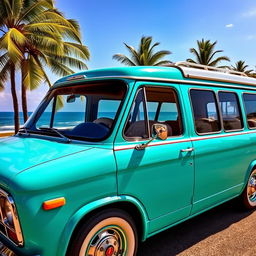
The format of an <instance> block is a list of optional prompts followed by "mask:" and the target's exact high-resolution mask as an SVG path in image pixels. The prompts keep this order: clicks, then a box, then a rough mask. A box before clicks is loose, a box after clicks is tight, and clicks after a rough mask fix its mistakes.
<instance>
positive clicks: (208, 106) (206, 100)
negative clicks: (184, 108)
mask: <svg viewBox="0 0 256 256" xmlns="http://www.w3.org/2000/svg"><path fill="white" fill-rule="evenodd" d="M190 97H191V101H192V106H193V113H194V120H195V129H196V131H197V133H213V132H218V131H220V130H221V125H220V118H219V112H218V108H217V102H216V97H215V93H214V92H213V91H210V90H197V89H192V90H191V91H190Z"/></svg>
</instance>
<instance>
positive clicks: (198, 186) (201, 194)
mask: <svg viewBox="0 0 256 256" xmlns="http://www.w3.org/2000/svg"><path fill="white" fill-rule="evenodd" d="M190 88H191V86H189V85H183V88H182V89H183V95H184V102H187V104H188V106H187V110H188V113H189V116H190V120H189V123H192V124H193V122H194V121H193V118H192V117H193V115H192V108H191V107H190V106H189V104H190V96H189V89H190ZM193 88H197V89H201V88H202V87H200V86H193ZM204 89H209V90H213V91H214V92H216V93H218V92H219V91H221V90H223V88H218V87H215V88H212V87H204ZM230 90H231V89H229V91H230ZM231 91H233V90H231ZM235 91H236V92H237V93H238V94H241V90H235ZM241 104H242V102H241ZM190 129H191V131H190V133H191V139H192V140H193V138H194V139H197V138H199V137H200V140H194V141H193V146H194V148H195V166H196V171H195V191H194V199H193V201H194V206H193V210H192V214H193V213H196V212H198V211H201V210H203V209H204V208H206V207H209V206H211V205H214V204H216V203H218V202H220V201H223V200H225V199H227V198H230V197H233V196H235V195H238V194H239V193H240V192H241V189H242V187H243V182H244V176H245V171H246V169H247V167H248V166H249V164H250V162H251V160H252V159H253V158H254V156H255V152H254V150H253V149H252V145H251V140H250V136H248V134H243V135H237V136H229V137H228V136H227V137H219V138H218V137H217V138H212V137H215V136H218V134H219V135H223V136H226V135H230V134H232V135H235V134H238V133H239V134H240V133H241V131H234V132H225V131H221V132H220V133H217V134H216V133H215V134H211V135H210V134H209V135H201V136H198V135H197V134H196V132H195V130H194V127H193V126H190ZM234 159H236V161H234Z"/></svg>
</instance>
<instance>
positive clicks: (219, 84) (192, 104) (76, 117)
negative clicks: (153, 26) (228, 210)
mask: <svg viewBox="0 0 256 256" xmlns="http://www.w3.org/2000/svg"><path fill="white" fill-rule="evenodd" d="M191 65H192V64H189V63H178V64H174V65H173V66H171V67H124V68H109V69H100V70H90V71H86V72H82V73H79V74H74V75H71V76H68V77H64V78H62V79H60V80H58V81H57V82H56V83H55V84H54V86H53V87H52V88H51V89H50V90H49V92H48V94H47V95H46V97H45V98H44V100H43V101H42V102H41V104H40V105H39V107H38V109H37V110H36V111H35V112H34V113H33V115H32V116H31V117H30V119H29V120H28V122H27V123H26V124H25V126H24V127H23V128H22V129H20V131H19V133H18V134H17V135H15V136H13V137H9V138H5V139H1V141H0V186H1V189H0V216H1V218H0V240H1V242H2V243H3V244H2V245H1V255H27V256H29V255H30V256H31V255H34V256H35V255H41V256H65V255H66V256H133V255H136V251H137V247H138V242H139V241H144V240H145V239H147V238H148V237H151V236H153V235H155V234H157V233H159V232H160V231H163V230H165V229H167V228H169V227H171V226H174V225H176V224H178V223H180V222H182V221H184V220H187V219H189V218H191V217H193V216H195V215H198V214H200V213H202V212H204V211H206V210H208V209H210V208H212V207H214V206H216V205H219V204H221V203H223V202H225V201H227V200H230V199H232V198H235V197H240V199H241V202H242V203H243V205H244V206H246V207H247V208H254V207H255V206H256V146H255V145H256V80H255V79H253V78H249V77H247V76H245V75H244V74H243V73H236V72H232V71H227V70H225V69H216V68H210V67H207V66H200V65H199V66H198V65H192V66H191Z"/></svg>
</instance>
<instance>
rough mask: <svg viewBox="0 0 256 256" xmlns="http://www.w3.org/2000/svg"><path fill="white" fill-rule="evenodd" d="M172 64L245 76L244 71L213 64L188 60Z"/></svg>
mask: <svg viewBox="0 0 256 256" xmlns="http://www.w3.org/2000/svg"><path fill="white" fill-rule="evenodd" d="M172 66H173V65H172ZM174 66H178V67H182V66H184V67H192V68H193V67H194V68H200V69H204V70H210V71H218V72H222V73H227V74H234V75H239V76H246V77H247V75H246V73H244V72H239V71H235V70H232V69H229V68H217V67H213V66H207V65H203V64H197V63H192V62H188V61H178V62H176V63H174Z"/></svg>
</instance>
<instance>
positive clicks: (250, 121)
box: [247, 119, 256, 127]
mask: <svg viewBox="0 0 256 256" xmlns="http://www.w3.org/2000/svg"><path fill="white" fill-rule="evenodd" d="M247 123H248V125H249V127H256V120H254V119H248V120H247Z"/></svg>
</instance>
